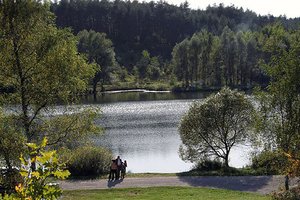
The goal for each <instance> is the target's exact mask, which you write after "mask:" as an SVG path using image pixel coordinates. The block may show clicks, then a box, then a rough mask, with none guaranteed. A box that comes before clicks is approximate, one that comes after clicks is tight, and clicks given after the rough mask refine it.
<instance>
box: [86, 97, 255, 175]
mask: <svg viewBox="0 0 300 200" xmlns="http://www.w3.org/2000/svg"><path fill="white" fill-rule="evenodd" d="M207 95H209V93H200V92H199V93H180V94H173V93H167V92H159V93H154V92H146V91H139V92H130V93H109V94H104V95H101V96H98V98H97V100H93V98H91V97H89V98H86V99H84V100H83V104H86V105H91V104H93V105H94V106H100V107H101V110H102V112H103V115H102V117H101V119H97V121H96V123H97V124H99V125H101V126H102V127H104V128H105V134H104V135H102V136H99V137H96V138H94V141H95V143H96V145H99V146H105V147H107V148H109V149H110V150H111V151H112V152H113V154H114V156H117V155H120V156H121V158H122V159H124V160H127V162H128V168H127V169H128V171H129V172H133V173H145V172H160V173H174V172H182V171H188V170H189V169H191V167H192V166H193V164H191V163H189V162H184V161H182V160H181V159H180V157H179V154H178V149H179V146H180V144H181V140H180V137H179V134H178V126H179V123H180V120H181V117H182V116H183V115H184V114H185V113H186V112H187V111H188V108H189V106H190V105H191V103H192V102H193V101H195V100H200V101H201V100H203V98H205V97H206V96H207ZM248 154H249V148H248V147H245V146H240V147H237V148H235V149H233V151H232V152H231V156H230V163H229V164H230V165H231V166H234V167H242V166H244V165H246V164H247V163H248V159H249V155H248Z"/></svg>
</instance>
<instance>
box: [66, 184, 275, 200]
mask: <svg viewBox="0 0 300 200" xmlns="http://www.w3.org/2000/svg"><path fill="white" fill-rule="evenodd" d="M72 199H76V200H94V199H97V200H98V199H120V200H121V199H122V200H126V199H128V200H129V199H130V200H132V199H141V200H142V199H153V200H154V199H155V200H157V199H164V200H168V199H181V200H192V199H197V200H207V199H209V200H240V199H243V200H250V199H251V200H252V199H253V200H270V199H271V198H270V197H268V196H262V195H259V194H253V193H246V192H238V191H231V190H220V189H209V188H192V187H151V188H126V189H107V190H76V191H64V193H63V198H62V200H72Z"/></svg>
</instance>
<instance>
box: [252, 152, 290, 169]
mask: <svg viewBox="0 0 300 200" xmlns="http://www.w3.org/2000/svg"><path fill="white" fill-rule="evenodd" d="M288 164H289V163H288V158H287V157H286V155H284V154H283V153H282V152H278V151H263V152H261V153H259V154H258V155H255V156H253V157H252V165H251V167H252V168H253V169H254V170H256V171H257V172H258V173H259V174H265V175H274V174H282V173H283V172H284V171H285V169H286V167H287V166H288Z"/></svg>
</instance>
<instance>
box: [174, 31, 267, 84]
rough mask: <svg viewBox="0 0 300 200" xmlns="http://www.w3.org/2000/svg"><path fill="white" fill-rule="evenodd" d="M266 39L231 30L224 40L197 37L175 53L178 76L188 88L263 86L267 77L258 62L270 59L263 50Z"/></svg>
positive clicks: (204, 33) (203, 34)
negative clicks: (256, 84)
mask: <svg viewBox="0 0 300 200" xmlns="http://www.w3.org/2000/svg"><path fill="white" fill-rule="evenodd" d="M264 37H265V35H263V34H262V33H258V32H250V31H247V32H242V31H239V32H237V33H235V32H233V31H232V30H231V29H230V28H229V27H227V26H226V27H225V28H224V30H223V32H222V34H221V35H220V36H217V35H213V34H212V33H210V32H207V31H201V32H199V33H195V34H194V35H193V36H192V37H191V38H187V39H185V40H183V41H182V42H180V43H179V44H177V45H176V46H175V47H174V49H173V52H172V56H173V59H172V61H173V62H172V63H173V67H174V72H175V75H176V76H177V78H178V79H179V80H180V81H182V82H183V85H184V86H185V87H190V86H200V87H202V88H203V87H221V86H224V85H228V86H234V87H246V86H248V87H250V86H252V85H253V84H254V83H259V84H263V83H265V82H267V77H266V76H264V75H263V73H262V70H261V69H260V68H259V65H258V61H259V59H267V58H268V56H267V55H265V54H264V53H263V50H262V48H261V45H262V44H263V42H264Z"/></svg>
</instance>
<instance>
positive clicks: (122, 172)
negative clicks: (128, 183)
mask: <svg viewBox="0 0 300 200" xmlns="http://www.w3.org/2000/svg"><path fill="white" fill-rule="evenodd" d="M126 167H127V162H126V160H124V162H123V163H122V169H121V178H122V179H124V178H125V175H126Z"/></svg>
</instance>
